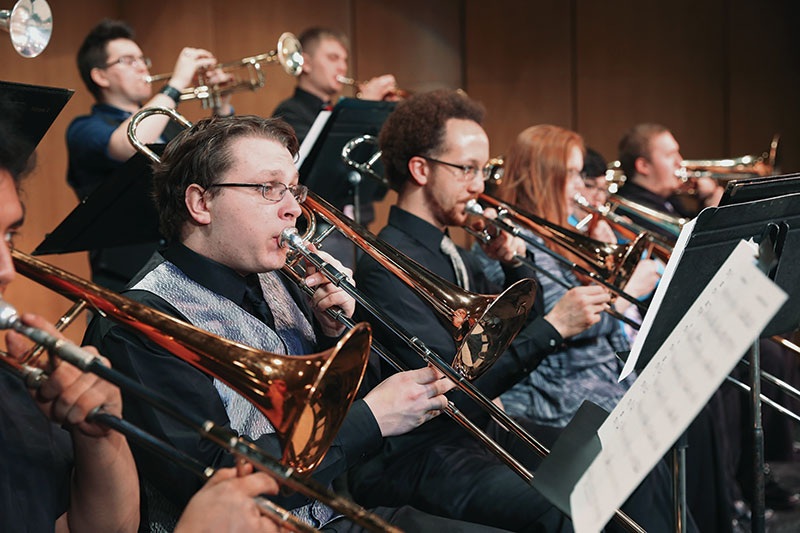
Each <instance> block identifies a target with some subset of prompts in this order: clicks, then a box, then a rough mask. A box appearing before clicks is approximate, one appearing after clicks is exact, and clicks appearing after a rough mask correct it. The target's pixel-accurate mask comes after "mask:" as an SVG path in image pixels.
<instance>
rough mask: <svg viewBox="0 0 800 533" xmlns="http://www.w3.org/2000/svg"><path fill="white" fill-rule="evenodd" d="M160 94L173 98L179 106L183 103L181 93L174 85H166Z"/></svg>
mask: <svg viewBox="0 0 800 533" xmlns="http://www.w3.org/2000/svg"><path fill="white" fill-rule="evenodd" d="M158 92H160V93H161V94H166V95H167V96H169V97H170V98H172V101H173V102H175V105H178V104H179V103H180V101H181V92H180V91H179V90H178V89H176V88H175V87H173V86H172V85H169V84H167V85H164V87H162V88H161V90H160V91H158Z"/></svg>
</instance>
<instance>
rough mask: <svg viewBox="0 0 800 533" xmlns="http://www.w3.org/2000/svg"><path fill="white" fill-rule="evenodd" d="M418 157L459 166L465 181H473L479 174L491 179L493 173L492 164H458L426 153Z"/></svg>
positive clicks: (452, 166)
mask: <svg viewBox="0 0 800 533" xmlns="http://www.w3.org/2000/svg"><path fill="white" fill-rule="evenodd" d="M417 157H421V158H422V159H424V160H425V161H430V162H431V163H438V164H440V165H445V166H448V167H451V168H457V169H458V170H460V171H461V173H460V174H459V176H460V177H461V179H462V180H463V181H472V180H474V179H475V178H477V177H478V175H479V174H480V176H481V180H484V181H485V180H487V179H489V177H490V176H491V174H492V167H491V166H490V165H486V166H485V167H482V168H481V167H476V166H473V165H456V164H455V163H448V162H447V161H442V160H441V159H435V158H433V157H428V156H426V155H419V156H417Z"/></svg>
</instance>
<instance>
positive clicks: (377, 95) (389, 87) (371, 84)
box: [358, 74, 397, 100]
mask: <svg viewBox="0 0 800 533" xmlns="http://www.w3.org/2000/svg"><path fill="white" fill-rule="evenodd" d="M396 88H397V81H395V79H394V76H392V75H391V74H384V75H383V76H378V77H377V78H372V79H371V80H369V81H368V82H366V83H364V84H362V85H360V86H359V87H358V93H359V98H361V99H362V100H383V99H384V98H386V97H388V96H391V95H392V91H394V89H396Z"/></svg>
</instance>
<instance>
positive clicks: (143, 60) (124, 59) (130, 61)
mask: <svg viewBox="0 0 800 533" xmlns="http://www.w3.org/2000/svg"><path fill="white" fill-rule="evenodd" d="M116 64H120V65H125V66H127V67H134V66H136V65H144V66H145V68H150V67H152V66H153V62H152V61H150V58H149V57H144V56H139V57H136V56H121V57H119V58H117V59H115V60H114V61H109V62H108V63H106V66H105V67H104V68H109V67H113V66H114V65H116Z"/></svg>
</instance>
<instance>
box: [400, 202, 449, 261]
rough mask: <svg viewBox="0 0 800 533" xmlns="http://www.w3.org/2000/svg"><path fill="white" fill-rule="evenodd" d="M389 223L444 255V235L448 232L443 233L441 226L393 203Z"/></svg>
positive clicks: (435, 252)
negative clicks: (442, 246) (442, 247)
mask: <svg viewBox="0 0 800 533" xmlns="http://www.w3.org/2000/svg"><path fill="white" fill-rule="evenodd" d="M388 223H389V225H390V226H394V227H395V228H396V229H397V230H399V231H402V232H403V233H406V234H408V235H409V236H410V237H411V238H413V239H414V240H416V241H417V242H419V243H420V244H421V245H422V246H424V247H425V248H427V249H428V250H429V251H431V252H433V253H434V254H442V255H444V253H443V252H442V249H441V245H442V237H443V236H444V235H447V232H445V233H442V231H441V230H440V229H439V228H437V227H436V226H434V225H433V224H431V223H430V222H426V221H425V220H422V219H421V218H419V217H418V216H416V215H412V214H411V213H409V212H408V211H405V210H404V209H401V208H399V207H397V206H396V205H393V206H392V208H391V209H390V210H389V222H388Z"/></svg>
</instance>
